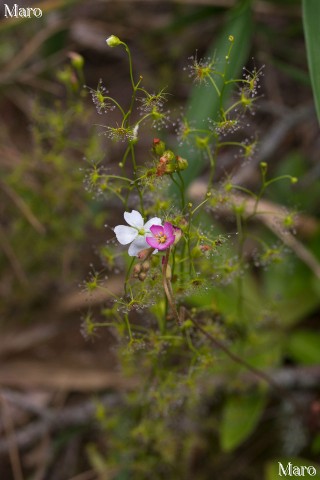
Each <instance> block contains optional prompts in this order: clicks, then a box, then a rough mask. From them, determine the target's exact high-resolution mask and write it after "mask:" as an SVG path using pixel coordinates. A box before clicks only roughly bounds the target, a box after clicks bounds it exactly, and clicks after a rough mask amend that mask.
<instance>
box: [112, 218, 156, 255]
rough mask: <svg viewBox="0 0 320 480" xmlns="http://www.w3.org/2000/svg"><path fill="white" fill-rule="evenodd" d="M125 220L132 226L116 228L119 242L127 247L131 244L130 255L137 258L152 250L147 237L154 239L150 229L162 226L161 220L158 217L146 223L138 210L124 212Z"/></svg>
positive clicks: (115, 231)
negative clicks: (143, 252)
mask: <svg viewBox="0 0 320 480" xmlns="http://www.w3.org/2000/svg"><path fill="white" fill-rule="evenodd" d="M123 216H124V219H125V221H126V222H127V223H128V225H130V227H127V226H126V225H118V226H117V227H115V228H114V233H115V234H116V237H117V240H118V242H119V243H121V245H127V244H128V243H131V245H130V247H129V250H128V254H129V255H130V256H131V257H136V256H137V255H138V253H139V252H141V251H142V250H145V249H146V248H150V245H148V243H147V242H146V237H152V233H151V232H150V227H152V225H161V223H162V222H161V219H160V218H158V217H154V218H151V219H150V220H148V221H147V223H144V220H143V218H142V215H141V213H139V212H137V211H136V210H132V212H131V213H129V212H124V215H123Z"/></svg>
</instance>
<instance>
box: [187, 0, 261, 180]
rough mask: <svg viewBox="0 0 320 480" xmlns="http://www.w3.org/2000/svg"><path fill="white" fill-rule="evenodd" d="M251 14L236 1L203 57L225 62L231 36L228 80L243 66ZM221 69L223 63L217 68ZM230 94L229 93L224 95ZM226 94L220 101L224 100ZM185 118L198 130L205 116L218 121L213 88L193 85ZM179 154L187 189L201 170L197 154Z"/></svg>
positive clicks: (219, 82) (247, 4)
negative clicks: (186, 163) (186, 165)
mask: <svg viewBox="0 0 320 480" xmlns="http://www.w3.org/2000/svg"><path fill="white" fill-rule="evenodd" d="M252 25H253V24H252V11H251V1H250V0H245V1H242V2H240V4H238V5H237V6H236V7H234V8H232V9H230V12H229V14H228V17H227V21H226V23H225V26H224V29H223V30H222V32H221V34H220V36H219V38H218V40H217V41H214V43H213V44H212V46H211V47H210V48H209V50H208V54H207V55H206V57H210V58H212V57H213V56H215V57H216V58H217V59H218V60H219V59H220V61H221V60H222V59H223V60H222V61H226V60H225V57H226V54H227V52H228V49H229V45H230V43H229V41H228V37H229V35H233V36H234V39H235V41H234V46H233V49H232V55H231V58H230V60H229V65H228V70H227V74H228V77H229V78H233V77H234V78H237V77H238V76H239V73H240V72H241V69H242V67H243V65H244V64H245V62H246V60H247V57H248V52H249V48H250V40H251V34H252ZM221 68H222V69H223V64H222V65H221ZM216 83H217V86H218V88H221V86H222V79H217V82H216ZM226 94H227V95H230V90H229V91H227V92H226ZM227 95H226V96H225V98H224V100H226V98H227ZM187 111H188V115H187V116H188V118H189V119H190V118H192V120H193V122H194V124H195V125H196V126H198V127H199V128H201V126H203V120H206V119H207V118H208V117H210V118H212V119H213V120H214V119H217V118H218V114H219V97H218V96H217V94H216V92H215V91H214V89H210V88H208V87H206V86H203V85H198V86H194V87H193V89H192V92H191V95H190V100H189V103H188V105H187ZM179 153H180V155H181V156H182V157H185V158H187V159H188V161H189V168H188V169H187V170H186V171H185V172H183V177H184V181H185V185H186V186H188V185H189V184H190V183H191V181H192V180H193V179H194V178H195V176H196V175H197V174H198V173H199V172H200V171H201V169H202V158H201V155H200V154H197V153H195V154H194V155H193V156H190V149H189V148H188V147H185V146H184V147H181V149H180V152H179Z"/></svg>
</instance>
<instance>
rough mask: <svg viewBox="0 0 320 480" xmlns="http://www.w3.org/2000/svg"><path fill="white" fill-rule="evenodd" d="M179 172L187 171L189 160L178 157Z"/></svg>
mask: <svg viewBox="0 0 320 480" xmlns="http://www.w3.org/2000/svg"><path fill="white" fill-rule="evenodd" d="M177 164H178V170H185V169H186V168H188V160H186V159H185V158H182V157H179V156H178V157H177Z"/></svg>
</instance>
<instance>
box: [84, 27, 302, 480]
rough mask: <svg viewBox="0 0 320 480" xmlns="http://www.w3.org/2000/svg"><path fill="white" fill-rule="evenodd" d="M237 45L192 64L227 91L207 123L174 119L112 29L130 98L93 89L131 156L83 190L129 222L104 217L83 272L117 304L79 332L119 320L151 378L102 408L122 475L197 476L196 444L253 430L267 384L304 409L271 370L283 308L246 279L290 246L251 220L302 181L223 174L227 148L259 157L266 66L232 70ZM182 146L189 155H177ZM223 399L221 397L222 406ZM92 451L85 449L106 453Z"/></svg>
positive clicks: (91, 174)
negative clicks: (242, 179) (194, 175)
mask: <svg viewBox="0 0 320 480" xmlns="http://www.w3.org/2000/svg"><path fill="white" fill-rule="evenodd" d="M236 41H237V39H235V38H233V36H231V35H230V36H229V38H226V42H228V44H229V50H228V53H227V55H226V57H225V58H223V59H221V58H199V57H198V54H196V55H194V56H193V57H191V58H190V59H189V60H190V65H189V66H188V67H187V68H186V71H187V73H188V75H189V76H190V79H191V80H192V81H193V82H194V83H195V84H201V85H203V84H206V85H207V88H208V89H210V88H211V89H213V91H214V92H215V95H216V96H217V98H218V99H219V102H218V104H219V108H218V111H217V112H215V114H214V116H213V117H212V118H207V119H204V120H203V125H201V126H200V127H199V125H196V124H195V122H193V119H192V112H191V114H190V113H189V112H187V114H185V115H184V114H182V115H181V114H180V113H179V116H177V117H179V118H174V116H173V118H171V114H170V112H169V108H168V107H167V105H168V102H169V99H170V97H169V95H168V92H166V90H165V89H162V90H160V91H158V92H154V91H152V92H151V91H149V90H147V89H146V88H145V87H144V83H143V77H142V76H137V74H136V72H135V70H134V66H133V63H132V58H131V53H130V49H129V47H128V45H127V44H126V43H125V42H123V41H122V40H120V39H119V38H118V37H116V36H114V35H112V36H110V37H109V38H108V39H107V45H108V47H110V48H119V49H121V48H122V49H123V50H124V52H125V53H126V55H127V57H128V62H129V75H128V81H129V82H130V83H131V89H132V96H131V101H130V102H129V104H128V105H124V104H123V103H122V102H121V100H118V99H116V98H113V97H112V96H111V94H110V93H109V92H108V91H107V89H106V88H105V87H104V86H103V83H102V81H100V82H99V83H98V87H97V89H95V90H94V89H91V88H90V89H89V90H90V93H91V95H92V99H93V102H94V104H95V106H96V109H97V111H98V113H99V114H101V123H100V126H99V129H100V131H101V132H102V134H104V135H106V136H107V137H108V138H109V139H110V140H111V141H113V142H117V143H120V145H121V146H123V155H122V157H121V158H119V161H118V166H116V167H114V171H109V170H108V171H107V170H106V169H105V168H104V167H103V166H102V165H101V164H100V163H99V162H97V163H95V162H92V167H91V168H90V170H88V171H87V174H86V180H85V181H86V186H87V188H88V189H89V190H91V191H92V192H94V193H95V194H96V193H98V194H99V195H101V196H105V198H106V199H108V200H111V199H112V202H113V203H112V205H117V209H118V211H120V212H121V220H120V221H119V222H117V223H116V224H113V225H110V222H109V220H108V232H109V233H108V236H109V239H108V242H107V243H106V245H104V246H103V248H102V249H101V252H100V253H101V257H102V261H103V263H104V266H105V267H104V268H105V270H103V273H96V272H95V271H94V272H92V274H91V275H90V278H89V279H88V280H87V281H86V288H87V290H88V291H89V292H93V291H94V290H96V289H98V290H101V291H104V292H105V293H106V298H108V300H106V303H105V305H104V306H103V308H102V309H101V311H100V312H97V311H96V310H94V309H92V310H90V311H89V312H88V313H87V314H86V315H85V318H84V322H83V327H82V329H83V332H84V334H85V335H86V336H88V337H90V336H94V335H96V334H97V333H98V331H99V328H102V327H106V328H109V329H110V330H111V331H112V333H113V334H114V336H115V337H116V339H117V342H118V353H119V361H120V362H121V364H122V367H123V370H124V372H126V373H127V374H128V375H132V376H133V377H138V379H139V382H140V384H141V389H140V390H139V391H138V392H137V391H135V392H130V393H129V394H128V395H127V397H126V399H125V400H123V403H121V402H120V403H119V405H118V407H117V409H116V412H115V410H113V411H112V420H110V416H109V414H108V412H107V411H106V410H105V409H103V408H102V407H101V408H99V409H98V418H99V420H100V422H101V425H102V426H103V428H105V429H106V430H107V431H108V438H109V440H108V442H107V443H108V449H107V455H106V456H105V457H103V458H102V457H101V458H100V460H101V461H102V462H106V464H108V465H109V466H110V465H111V466H113V467H114V472H115V474H114V476H112V478H119V479H120V478H130V479H135V478H137V479H143V478H150V476H149V475H150V472H153V478H164V476H165V475H167V474H170V475H171V477H170V478H189V477H186V476H185V471H186V470H185V469H187V468H189V467H188V461H187V459H188V458H190V455H192V451H193V450H194V449H196V448H197V445H199V444H200V445H202V447H203V448H204V450H205V451H207V450H206V449H207V448H208V447H207V445H206V439H207V437H208V435H209V436H210V435H211V436H212V438H213V439H214V440H212V441H213V444H214V445H216V448H217V449H219V448H220V447H221V448H222V450H226V451H228V450H232V449H233V448H235V447H236V446H238V445H239V444H241V442H242V441H244V439H245V438H246V437H247V436H248V435H249V434H250V433H251V432H252V431H253V430H254V427H255V425H256V424H257V422H258V420H259V418H260V416H261V414H262V412H263V410H264V407H265V404H266V396H267V392H268V391H269V389H267V388H266V386H269V387H271V390H272V391H274V392H276V393H277V395H278V396H279V397H280V399H281V401H283V402H284V403H286V404H287V403H288V405H289V408H288V409H287V410H288V412H289V414H290V412H291V413H292V412H293V410H294V408H295V407H296V406H295V405H294V402H292V401H291V399H290V396H289V395H288V394H287V392H286V391H284V390H283V389H282V388H281V387H280V386H279V385H278V384H277V383H276V382H275V381H274V379H273V378H272V377H271V376H270V375H269V374H267V373H266V372H265V370H266V369H268V368H270V367H274V366H276V365H277V364H278V363H279V362H280V361H281V352H280V346H279V343H277V342H276V341H275V332H276V331H277V335H278V337H279V331H278V330H277V326H278V318H277V312H276V309H275V308H274V305H268V304H267V303H266V302H265V301H262V302H263V303H260V302H261V297H259V296H257V295H256V294H255V292H256V291H257V286H256V284H255V281H254V280H253V277H252V275H251V274H250V272H251V270H255V271H256V270H257V269H259V268H266V267H267V266H268V265H269V264H270V263H273V262H279V261H282V260H283V256H284V250H285V249H284V247H283V245H282V244H281V242H280V241H274V240H273V239H272V240H271V241H270V242H269V241H267V240H265V238H262V237H261V236H260V235H259V233H253V232H252V231H251V229H250V225H251V224H252V223H254V220H258V219H259V218H261V217H262V216H263V215H266V216H267V215H268V214H270V212H268V204H267V203H266V202H265V201H264V199H263V197H264V194H265V192H266V191H267V189H268V187H269V186H270V185H271V184H273V183H275V182H277V181H286V182H291V183H295V182H296V181H297V179H296V178H295V177H292V176H290V175H282V176H281V177H276V178H272V177H270V176H269V173H268V165H267V163H265V162H261V163H260V164H259V175H260V181H259V184H260V185H259V186H258V187H257V188H256V189H255V190H250V189H248V188H247V187H245V186H242V185H240V184H236V183H235V182H234V181H233V177H234V173H236V172H232V175H231V174H230V173H226V174H225V175H224V178H223V180H219V182H217V181H216V173H217V169H218V168H220V170H221V168H222V169H223V165H220V163H219V162H220V158H221V157H223V155H224V153H225V152H226V151H228V150H229V149H230V150H232V151H233V154H234V155H236V158H237V165H238V167H237V171H238V170H240V169H241V168H244V166H245V165H246V164H247V163H248V162H250V161H253V160H254V158H255V155H256V152H257V148H258V140H257V137H256V135H255V132H254V131H253V133H252V135H251V137H249V138H248V136H247V135H246V134H244V133H243V134H242V131H243V128H244V127H245V130H246V131H247V130H248V123H250V124H251V121H252V117H253V116H254V114H255V111H256V108H257V105H256V104H257V103H258V101H259V96H260V95H261V90H260V80H261V77H262V75H263V67H259V68H256V67H254V68H253V69H252V70H247V69H244V70H243V75H242V76H240V78H229V77H228V73H227V72H228V68H227V67H228V62H229V60H230V58H231V56H232V48H233V45H234V42H236ZM231 89H232V92H233V93H232V95H231V96H230V95H228V96H227V95H226V92H230V90H231ZM110 111H116V112H117V115H118V119H119V120H118V123H116V124H111V125H110V124H109V123H108V115H109V114H110ZM168 125H169V126H170V125H171V127H173V126H174V127H173V128H174V129H175V133H176V135H175V136H173V135H171V136H170V137H169V136H167V135H166V130H164V129H163V127H165V126H168ZM150 127H152V128H153V127H155V129H154V134H153V135H151V136H150V141H149V142H148V143H149V147H148V148H147V149H146V151H145V153H144V155H143V156H141V154H139V155H138V154H137V145H138V144H139V141H140V138H141V136H142V135H143V134H144V135H149V134H150V133H149V132H150V131H151V129H150ZM173 128H172V130H173ZM250 128H251V127H250ZM242 137H243V138H242ZM144 138H145V137H144ZM168 138H169V140H168ZM181 146H183V147H184V149H183V151H184V152H188V151H189V155H190V157H189V156H188V155H187V154H185V153H184V154H183V156H182V155H180V154H179V152H180V149H181ZM139 151H141V150H139ZM195 152H196V153H197V154H199V155H198V157H197V158H200V160H201V161H202V163H203V167H204V170H205V173H206V174H205V176H204V178H202V177H201V178H200V179H194V180H195V182H196V183H195V184H196V187H195V188H194V189H193V190H196V193H195V194H194V193H192V192H191V191H190V189H188V188H186V187H185V180H184V175H185V173H186V172H187V171H188V169H192V168H193V162H191V161H190V159H191V158H192V157H194V155H195ZM191 190H192V188H191ZM271 214H272V216H273V221H274V222H275V224H276V225H277V227H276V228H281V230H282V232H283V235H285V231H286V230H287V231H289V230H290V229H291V228H292V226H293V214H290V213H288V212H283V211H281V212H276V213H275V212H274V211H272V212H271ZM221 216H222V217H223V218H225V219H226V220H227V225H228V226H227V227H226V229H225V230H223V229H222V227H221V225H220V224H219V222H218V221H217V217H220V218H221ZM248 242H254V244H255V249H254V255H251V256H250V255H248V249H247V244H248ZM114 269H117V271H118V272H119V273H118V275H120V276H122V278H123V290H122V292H121V293H120V294H118V293H116V292H114V291H113V290H112V282H111V281H110V283H109V281H108V279H107V280H106V278H105V277H106V276H110V277H111V276H112V272H113V271H114ZM99 271H100V270H99ZM110 297H111V300H110ZM282 334H283V333H282ZM280 337H281V335H280ZM271 347H272V348H271ZM246 373H250V375H251V376H252V374H253V377H254V378H255V380H254V381H253V384H252V383H250V382H249V384H246V382H245V381H242V380H240V379H241V378H242V376H243V375H246ZM222 374H223V375H229V377H230V382H229V385H228V387H227V389H226V391H227V392H229V393H230V398H229V401H228V402H227V406H226V407H225V410H224V413H223V420H222V423H220V424H219V422H218V420H217V419H216V420H213V421H212V422H211V423H210V422H209V423H208V424H205V421H204V418H202V414H200V413H199V409H200V406H201V405H203V404H205V402H206V399H207V398H208V397H210V398H212V392H213V391H214V390H215V389H216V388H217V384H216V382H217V380H216V381H214V378H217V376H218V377H219V378H220V377H221V375H222ZM250 378H251V377H250ZM239 382H240V383H239ZM220 387H221V385H220ZM239 389H240V391H241V392H242V394H243V395H244V397H243V399H242V404H241V406H240V407H239V408H243V409H244V411H245V414H246V415H248V418H246V419H245V420H246V421H245V422H244V425H242V426H241V425H240V426H239V429H238V430H236V431H232V432H230V428H231V425H232V426H233V428H234V429H236V428H237V421H234V420H235V419H234V411H235V410H236V408H237V406H236V405H237V404H236V403H235V397H234V392H235V391H236V392H238V393H239ZM220 401H221V399H220ZM218 405H219V400H217V401H216V404H215V407H212V408H213V410H214V409H215V408H217V409H218ZM124 412H126V413H125V416H126V420H125V418H124ZM197 412H198V413H197ZM196 415H199V418H200V420H199V422H198V423H197V424H195V423H194V422H195V418H196ZM186 418H188V419H189V420H188V421H186ZM173 425H174V428H173ZM216 437H219V438H220V447H219V441H218V440H216ZM124 443H125V444H126V447H125V448H124ZM202 447H201V448H202ZM93 448H94V447H92V448H90V452H91V453H90V452H89V455H91V457H92V459H96V455H98V452H97V451H95V452H94V453H93V450H92V449H93ZM199 448H200V447H199ZM99 455H100V454H99ZM92 461H93V463H95V461H94V460H92ZM190 468H191V467H190ZM122 475H124V476H122ZM199 475H200V474H199ZM108 478H109V477H108ZM110 478H111V477H110ZM197 478H207V477H205V476H201V475H200V476H198V477H197Z"/></svg>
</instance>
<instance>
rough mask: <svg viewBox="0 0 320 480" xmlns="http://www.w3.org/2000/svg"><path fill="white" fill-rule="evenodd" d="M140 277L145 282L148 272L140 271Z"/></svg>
mask: <svg viewBox="0 0 320 480" xmlns="http://www.w3.org/2000/svg"><path fill="white" fill-rule="evenodd" d="M138 278H139V280H140V282H144V281H145V279H146V278H147V274H146V273H145V272H140V273H139V275H138Z"/></svg>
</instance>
